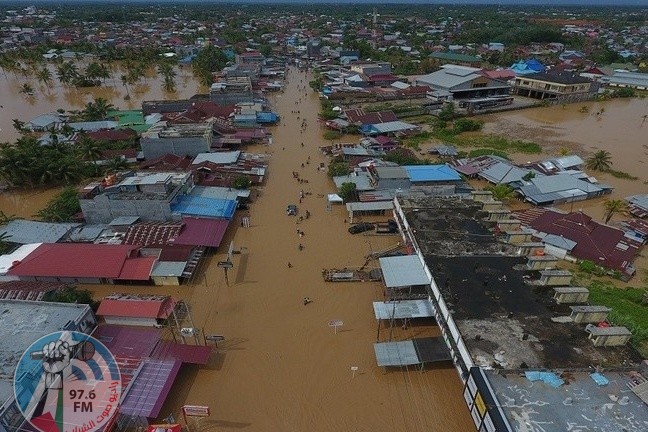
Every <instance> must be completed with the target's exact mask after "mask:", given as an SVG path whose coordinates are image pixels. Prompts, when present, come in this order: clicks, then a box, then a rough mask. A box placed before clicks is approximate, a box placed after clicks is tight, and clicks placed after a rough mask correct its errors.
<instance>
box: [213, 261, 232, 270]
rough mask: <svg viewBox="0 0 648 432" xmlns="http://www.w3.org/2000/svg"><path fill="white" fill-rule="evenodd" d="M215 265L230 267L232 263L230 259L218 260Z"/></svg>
mask: <svg viewBox="0 0 648 432" xmlns="http://www.w3.org/2000/svg"><path fill="white" fill-rule="evenodd" d="M217 266H218V267H220V268H232V267H234V264H233V263H232V262H231V261H218V264H217Z"/></svg>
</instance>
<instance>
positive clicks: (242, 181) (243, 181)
mask: <svg viewBox="0 0 648 432" xmlns="http://www.w3.org/2000/svg"><path fill="white" fill-rule="evenodd" d="M250 186H252V180H251V179H250V177H249V176H246V175H240V176H238V177H236V178H235V179H234V180H233V181H232V187H233V188H234V189H249V188H250Z"/></svg>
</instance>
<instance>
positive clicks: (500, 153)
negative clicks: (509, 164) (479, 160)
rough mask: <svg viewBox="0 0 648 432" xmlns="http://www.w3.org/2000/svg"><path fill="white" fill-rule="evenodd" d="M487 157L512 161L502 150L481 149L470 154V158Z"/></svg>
mask: <svg viewBox="0 0 648 432" xmlns="http://www.w3.org/2000/svg"><path fill="white" fill-rule="evenodd" d="M485 155H495V156H499V157H501V158H503V159H507V160H510V158H509V155H508V154H507V153H506V152H503V151H501V150H493V149H489V148H480V149H475V150H471V151H470V152H468V157H471V158H474V157H479V156H485Z"/></svg>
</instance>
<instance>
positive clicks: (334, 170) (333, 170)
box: [328, 158, 351, 177]
mask: <svg viewBox="0 0 648 432" xmlns="http://www.w3.org/2000/svg"><path fill="white" fill-rule="evenodd" d="M349 172H351V168H350V167H349V163H348V162H346V161H344V160H342V159H341V158H339V159H338V158H334V159H332V160H331V162H330V163H329V166H328V176H329V177H339V176H345V175H347V174H349Z"/></svg>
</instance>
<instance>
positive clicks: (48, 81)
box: [36, 66, 52, 92]
mask: <svg viewBox="0 0 648 432" xmlns="http://www.w3.org/2000/svg"><path fill="white" fill-rule="evenodd" d="M36 79H37V80H38V82H40V83H43V84H45V86H46V87H47V91H48V92H49V90H50V89H51V85H52V72H50V70H49V69H47V67H46V66H44V67H42V68H41V69H39V70H38V71H37V72H36Z"/></svg>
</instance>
